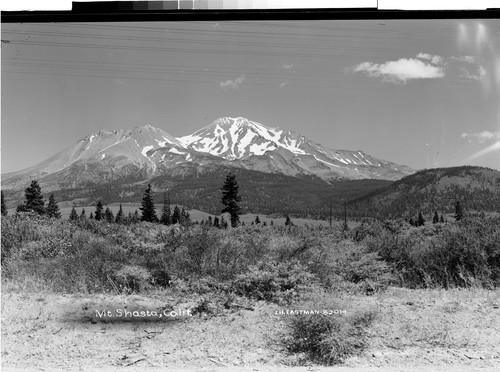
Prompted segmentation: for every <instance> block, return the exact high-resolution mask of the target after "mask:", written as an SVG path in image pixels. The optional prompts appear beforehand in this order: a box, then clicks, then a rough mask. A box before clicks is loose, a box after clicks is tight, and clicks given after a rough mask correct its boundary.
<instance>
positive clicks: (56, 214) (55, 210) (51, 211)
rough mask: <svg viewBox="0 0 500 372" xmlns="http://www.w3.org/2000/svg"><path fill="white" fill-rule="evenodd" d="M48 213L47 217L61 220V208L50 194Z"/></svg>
mask: <svg viewBox="0 0 500 372" xmlns="http://www.w3.org/2000/svg"><path fill="white" fill-rule="evenodd" d="M46 211H47V216H49V217H51V218H61V212H60V211H59V207H58V206H57V203H56V200H55V198H54V194H50V196H49V202H48V203H47V209H46Z"/></svg>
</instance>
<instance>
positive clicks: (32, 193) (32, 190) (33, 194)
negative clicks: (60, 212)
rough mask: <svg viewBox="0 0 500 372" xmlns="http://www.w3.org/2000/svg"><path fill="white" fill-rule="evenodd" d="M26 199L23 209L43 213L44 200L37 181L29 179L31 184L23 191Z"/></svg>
mask: <svg viewBox="0 0 500 372" xmlns="http://www.w3.org/2000/svg"><path fill="white" fill-rule="evenodd" d="M24 195H25V198H26V201H25V203H24V208H25V209H24V210H25V211H33V212H35V213H38V214H40V215H43V214H45V207H44V204H45V202H44V200H43V196H42V190H41V189H40V185H39V184H38V182H37V181H34V180H33V181H31V185H30V186H29V187H28V188H27V189H26V190H25V191H24Z"/></svg>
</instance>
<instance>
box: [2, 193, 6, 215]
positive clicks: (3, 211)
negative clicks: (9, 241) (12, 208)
mask: <svg viewBox="0 0 500 372" xmlns="http://www.w3.org/2000/svg"><path fill="white" fill-rule="evenodd" d="M6 215H7V207H6V206H5V199H4V198H3V191H2V216H6Z"/></svg>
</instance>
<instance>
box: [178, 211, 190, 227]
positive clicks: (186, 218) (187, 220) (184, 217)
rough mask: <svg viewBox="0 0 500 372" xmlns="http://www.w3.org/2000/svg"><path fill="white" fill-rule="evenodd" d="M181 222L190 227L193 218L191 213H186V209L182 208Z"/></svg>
mask: <svg viewBox="0 0 500 372" xmlns="http://www.w3.org/2000/svg"><path fill="white" fill-rule="evenodd" d="M179 221H180V224H181V225H184V226H185V225H189V224H190V223H191V217H190V216H189V212H186V210H185V209H184V207H182V210H181V214H180V219H179Z"/></svg>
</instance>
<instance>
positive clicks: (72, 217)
mask: <svg viewBox="0 0 500 372" xmlns="http://www.w3.org/2000/svg"><path fill="white" fill-rule="evenodd" d="M77 219H78V214H77V213H76V209H75V206H73V208H72V209H71V213H70V215H69V220H70V221H76V220H77Z"/></svg>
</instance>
